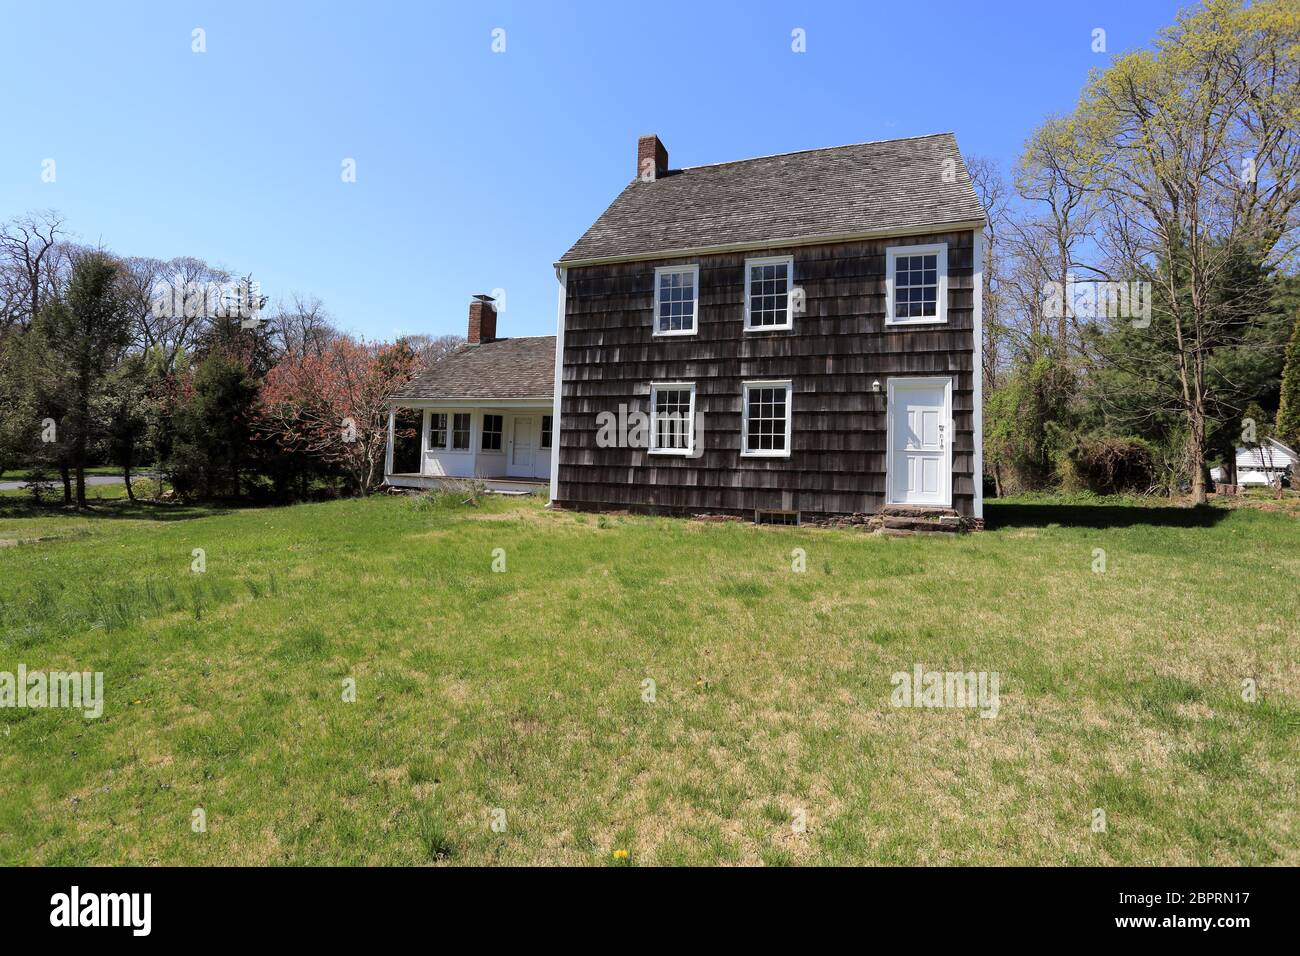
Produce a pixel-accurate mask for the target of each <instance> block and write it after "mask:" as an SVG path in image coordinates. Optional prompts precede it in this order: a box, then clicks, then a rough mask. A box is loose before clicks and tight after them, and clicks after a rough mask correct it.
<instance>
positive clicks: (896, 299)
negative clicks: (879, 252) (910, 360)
mask: <svg viewBox="0 0 1300 956" xmlns="http://www.w3.org/2000/svg"><path fill="white" fill-rule="evenodd" d="M947 321H948V244H947V243H946V242H941V243H939V244H937V245H931V246H891V247H890V248H888V249H886V250H885V324H886V325H919V324H921V323H926V322H947Z"/></svg>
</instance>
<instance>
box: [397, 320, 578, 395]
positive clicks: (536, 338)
mask: <svg viewBox="0 0 1300 956" xmlns="http://www.w3.org/2000/svg"><path fill="white" fill-rule="evenodd" d="M554 392H555V336H554V335H528V336H519V337H517V338H511V339H497V340H496V341H494V342H484V343H483V344H481V345H466V346H463V347H462V348H461V350H460V351H459V352H455V353H453V354H451V355H449V356H447V357H446V358H445V359H443V360H442V361H441V362H439V363H438V364H436V365H435V366H433V368H431V369H429V370H427V371H425V372H421V373H420V374H419V375H417V376H415V378H413V379H411V381H409V382H407V383H406V384H405V385H403V386H402V387H401V388H399V389H398V390H397V391H396V392H394V393H393V394H392V396H391V397H390V398H389V401H393V402H401V401H404V400H407V401H409V400H412V399H415V400H421V401H428V400H443V399H447V400H464V399H512V398H513V399H523V398H547V399H549V398H551V397H552V395H553V394H554Z"/></svg>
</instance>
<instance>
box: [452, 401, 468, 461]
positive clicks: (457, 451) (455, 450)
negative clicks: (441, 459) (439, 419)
mask: <svg viewBox="0 0 1300 956" xmlns="http://www.w3.org/2000/svg"><path fill="white" fill-rule="evenodd" d="M457 415H466V416H468V417H469V443H468V444H467V445H466V446H465V447H464V448H457V447H456V416H457ZM447 451H448V453H449V454H452V455H472V454H473V453H474V413H473V412H458V411H456V410H455V409H448V410H447Z"/></svg>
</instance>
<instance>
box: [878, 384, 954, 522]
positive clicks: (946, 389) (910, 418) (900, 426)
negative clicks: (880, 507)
mask: <svg viewBox="0 0 1300 956" xmlns="http://www.w3.org/2000/svg"><path fill="white" fill-rule="evenodd" d="M889 384H890V389H889V404H890V412H889V414H890V422H889V432H890V437H889V441H890V448H889V462H888V470H889V474H888V476H887V480H888V483H889V503H890V504H902V505H942V506H944V507H950V506H951V504H952V495H951V493H950V491H949V487H950V484H951V481H952V464H951V462H952V435H951V434H950V432H951V431H952V413H951V408H950V398H949V396H950V394H951V380H950V379H946V378H945V379H932V378H927V379H895V380H893V381H891V382H890V383H889Z"/></svg>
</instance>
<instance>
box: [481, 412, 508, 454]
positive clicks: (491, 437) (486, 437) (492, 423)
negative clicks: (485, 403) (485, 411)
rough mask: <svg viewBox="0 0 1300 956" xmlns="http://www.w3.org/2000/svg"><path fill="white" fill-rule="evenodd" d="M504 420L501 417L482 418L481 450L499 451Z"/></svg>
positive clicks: (488, 416) (486, 416)
mask: <svg viewBox="0 0 1300 956" xmlns="http://www.w3.org/2000/svg"><path fill="white" fill-rule="evenodd" d="M504 426H505V419H504V418H503V417H502V416H501V415H484V416H483V450H484V451H500V450H501V434H502V432H503V430H504Z"/></svg>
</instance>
